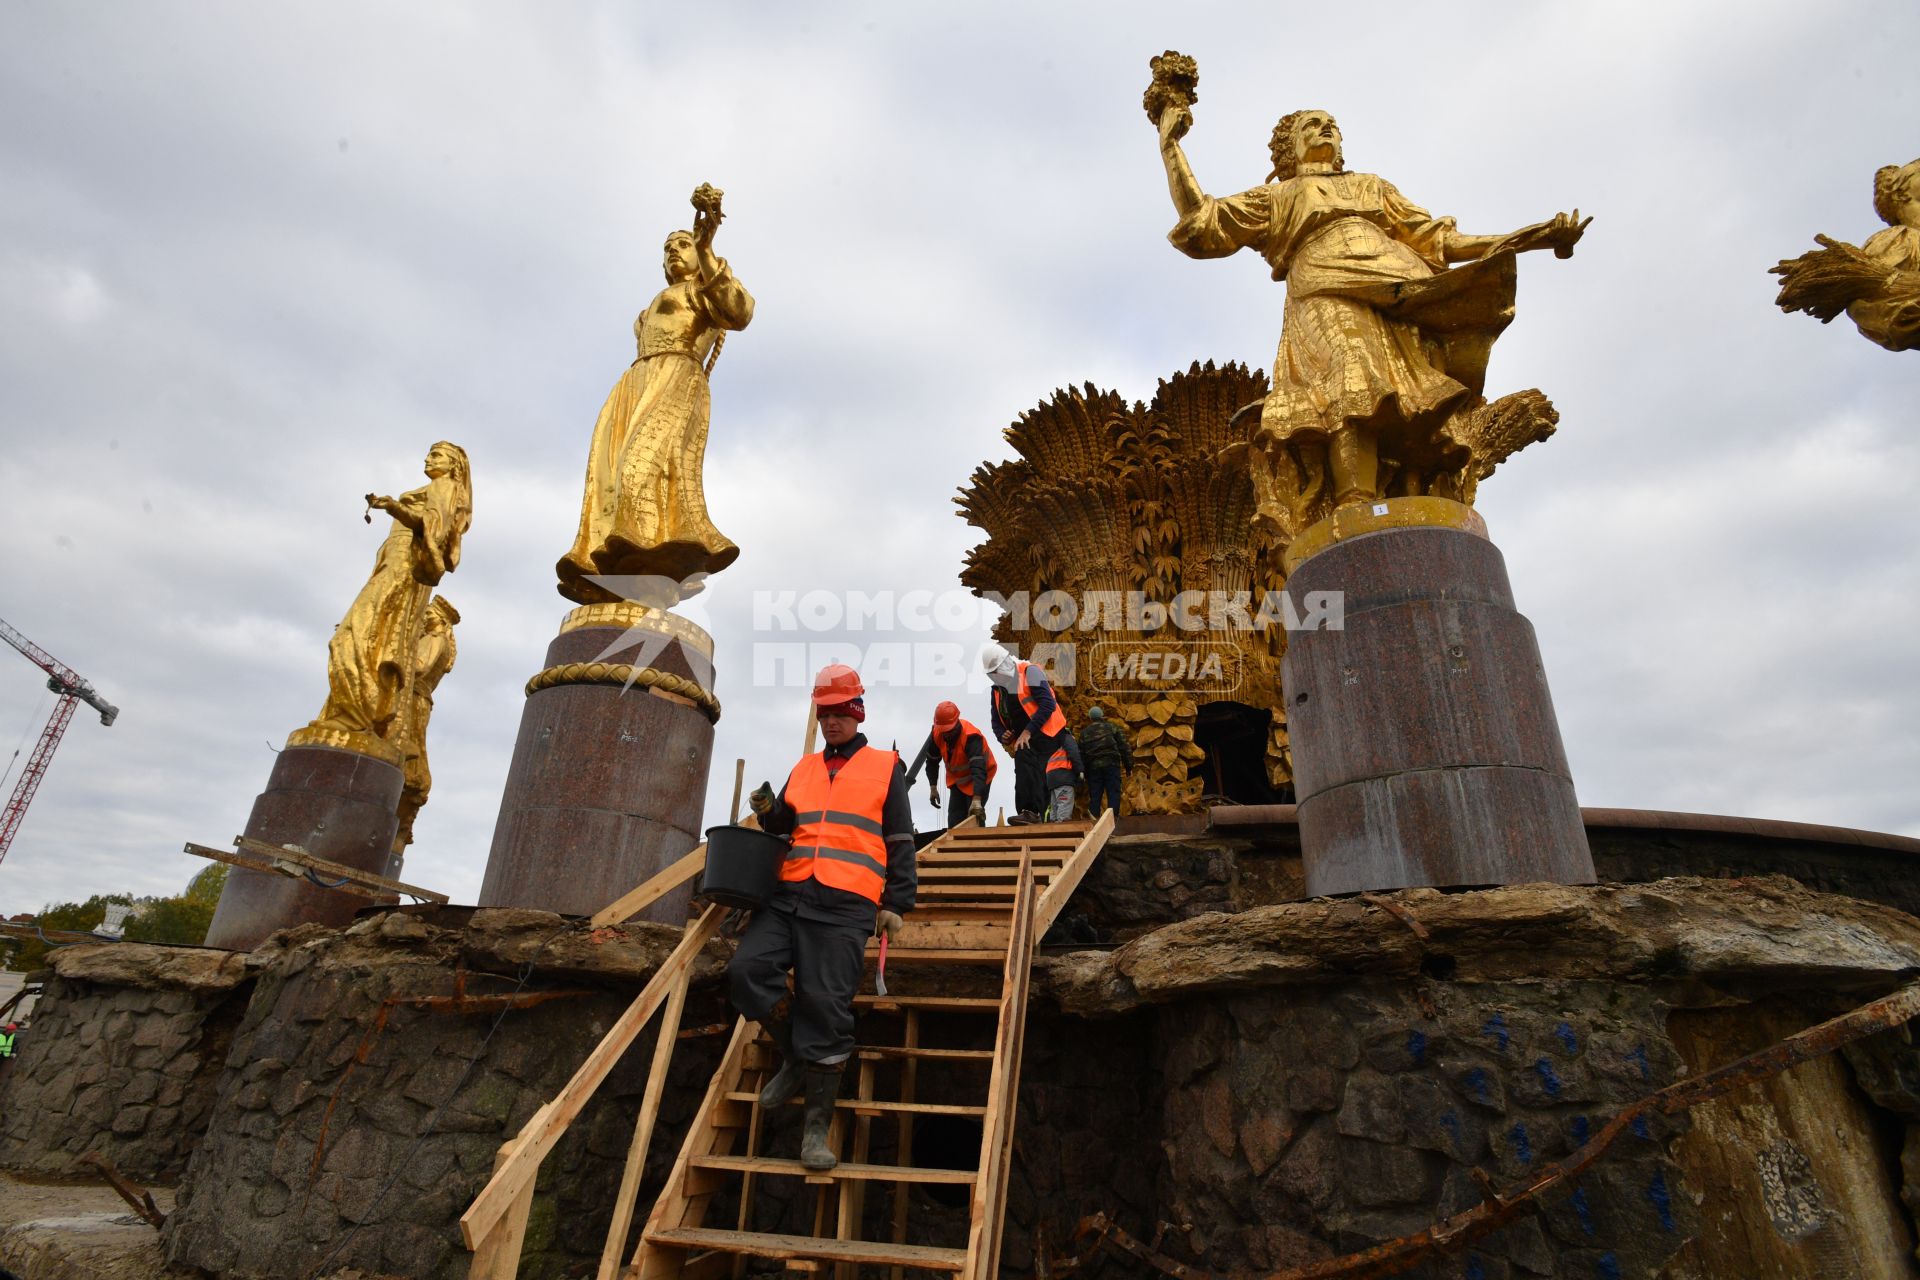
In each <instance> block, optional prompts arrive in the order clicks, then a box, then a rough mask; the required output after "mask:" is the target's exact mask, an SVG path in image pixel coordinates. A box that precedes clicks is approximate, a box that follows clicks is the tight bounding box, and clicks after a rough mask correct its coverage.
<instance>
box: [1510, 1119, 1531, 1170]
mask: <svg viewBox="0 0 1920 1280" xmlns="http://www.w3.org/2000/svg"><path fill="white" fill-rule="evenodd" d="M1507 1136H1508V1137H1509V1138H1511V1139H1513V1154H1514V1155H1515V1156H1516V1157H1517V1158H1518V1159H1519V1161H1520V1163H1521V1164H1532V1163H1533V1143H1532V1142H1530V1141H1528V1139H1527V1126H1526V1125H1524V1124H1516V1125H1514V1126H1513V1128H1511V1129H1509V1130H1507Z"/></svg>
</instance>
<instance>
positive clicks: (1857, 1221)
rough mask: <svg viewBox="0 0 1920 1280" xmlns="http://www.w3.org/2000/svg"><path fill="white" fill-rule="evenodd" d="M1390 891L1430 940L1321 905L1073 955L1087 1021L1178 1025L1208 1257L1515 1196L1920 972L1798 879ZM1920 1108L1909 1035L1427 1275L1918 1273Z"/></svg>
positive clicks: (1187, 1178) (1903, 921)
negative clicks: (1685, 1088)
mask: <svg viewBox="0 0 1920 1280" xmlns="http://www.w3.org/2000/svg"><path fill="white" fill-rule="evenodd" d="M1390 897H1391V900H1392V901H1393V903H1394V904H1395V905H1396V906H1397V907H1398V908H1399V910H1400V911H1401V912H1402V913H1403V914H1404V915H1406V916H1408V917H1410V918H1411V921H1412V924H1410V923H1409V921H1408V920H1407V919H1403V918H1401V917H1399V916H1396V915H1394V914H1393V913H1391V912H1389V911H1387V910H1385V909H1383V908H1382V907H1381V906H1378V905H1376V904H1373V903H1364V902H1359V901H1339V902H1326V901H1317V902H1305V903H1296V904H1288V905H1284V906H1274V907H1263V908H1258V909H1255V910H1251V911H1246V912H1242V913H1240V914H1238V915H1232V916H1225V915H1222V916H1207V917H1201V918H1197V919H1193V920H1188V921H1185V922H1182V923H1179V924H1175V925H1170V926H1167V927H1165V928H1163V929H1160V930H1157V931H1155V932H1154V933H1151V934H1148V935H1145V936H1143V937H1141V938H1139V939H1137V940H1136V941H1134V942H1132V943H1129V944H1128V945H1126V946H1124V947H1122V948H1120V949H1118V950H1117V951H1114V952H1111V953H1104V954H1101V953H1081V954H1075V955H1064V956H1055V957H1050V958H1048V959H1046V960H1045V961H1044V962H1043V963H1042V964H1041V966H1040V968H1039V971H1038V972H1039V977H1038V979H1037V982H1036V986H1037V988H1038V989H1039V990H1040V991H1042V992H1043V993H1044V994H1045V995H1046V996H1047V997H1049V998H1050V999H1051V1000H1052V1001H1054V1002H1056V1003H1057V1004H1059V1005H1060V1006H1061V1007H1062V1008H1063V1009H1065V1010H1067V1011H1069V1012H1073V1013H1079V1014H1083V1015H1087V1016H1096V1017H1097V1016H1099V1015H1100V1014H1101V1013H1102V1012H1103V1011H1105V1012H1108V1013H1115V1012H1126V1013H1134V1012H1136V1011H1139V1010H1142V1009H1146V1010H1149V1011H1151V1012H1152V1014H1153V1016H1154V1018H1155V1019H1156V1021H1155V1024H1154V1032H1153V1040H1154V1048H1153V1055H1154V1057H1153V1060H1154V1062H1155V1063H1156V1065H1157V1066H1158V1069H1159V1075H1160V1079H1159V1082H1158V1084H1157V1085H1156V1086H1154V1087H1155V1088H1156V1089H1157V1090H1158V1092H1159V1093H1160V1094H1161V1096H1162V1097H1163V1104H1162V1105H1163V1128H1162V1137H1163V1139H1164V1142H1165V1150H1164V1159H1165V1173H1164V1175H1163V1176H1162V1180H1161V1184H1160V1194H1159V1196H1158V1201H1159V1204H1160V1206H1161V1209H1160V1210H1159V1211H1160V1212H1162V1213H1166V1214H1168V1215H1169V1216H1171V1217H1173V1218H1174V1219H1175V1220H1176V1221H1177V1222H1179V1223H1190V1224H1191V1227H1192V1230H1191V1232H1190V1233H1187V1234H1185V1235H1184V1237H1183V1236H1182V1234H1181V1233H1179V1232H1171V1233H1169V1235H1168V1238H1167V1242H1166V1244H1165V1245H1164V1246H1163V1249H1164V1251H1165V1252H1167V1253H1169V1254H1171V1255H1173V1256H1174V1257H1175V1258H1176V1259H1178V1260H1180V1261H1183V1262H1193V1263H1197V1264H1199V1265H1200V1266H1202V1267H1203V1268H1205V1269H1206V1270H1208V1271H1212V1272H1215V1273H1219V1272H1228V1273H1231V1272H1259V1271H1261V1270H1272V1269H1278V1268H1282V1267H1285V1266H1288V1265H1292V1264H1297V1263H1301V1262H1306V1261H1309V1260H1312V1259H1315V1258H1324V1257H1327V1256H1330V1255H1336V1254H1344V1253H1349V1252H1353V1251H1356V1250H1360V1249H1364V1248H1366V1247H1368V1246H1371V1245H1373V1244H1376V1243H1379V1242H1380V1241H1382V1240H1385V1239H1389V1238H1393V1237H1395V1236H1399V1235H1404V1234H1409V1233H1412V1232H1415V1231H1418V1230H1420V1229H1422V1228H1425V1227H1426V1226H1428V1225H1430V1224H1431V1223H1433V1222H1434V1221H1436V1220H1438V1219H1439V1218H1442V1217H1444V1216H1446V1215H1449V1214H1453V1213H1457V1212H1460V1211H1463V1210H1465V1209H1468V1208H1471V1207H1473V1206H1474V1205H1476V1204H1478V1203H1480V1202H1481V1201H1482V1200H1483V1199H1484V1195H1483V1191H1482V1188H1481V1187H1480V1186H1479V1185H1477V1180H1476V1179H1475V1178H1474V1175H1473V1174H1472V1173H1471V1172H1470V1169H1471V1168H1478V1169H1480V1170H1482V1171H1483V1174H1484V1175H1485V1176H1487V1177H1488V1178H1489V1179H1490V1181H1491V1184H1492V1185H1493V1186H1495V1187H1498V1188H1502V1189H1505V1188H1509V1187H1511V1186H1513V1185H1515V1184H1516V1183H1517V1182H1520V1181H1522V1180H1524V1179H1525V1178H1526V1177H1528V1176H1529V1175H1530V1174H1534V1173H1537V1172H1539V1170H1540V1169H1541V1167H1542V1165H1543V1164H1544V1162H1546V1161H1548V1160H1552V1159H1555V1158H1557V1157H1559V1156H1562V1155H1565V1154H1566V1153H1567V1152H1568V1151H1570V1150H1572V1149H1573V1148H1574V1147H1576V1146H1578V1145H1579V1144H1580V1143H1581V1142H1583V1141H1584V1140H1585V1138H1586V1136H1588V1135H1591V1134H1593V1133H1595V1132H1596V1131H1597V1129H1598V1126H1599V1125H1600V1124H1601V1123H1603V1122H1604V1121H1605V1120H1606V1119H1607V1118H1609V1117H1610V1116H1611V1115H1612V1114H1614V1113H1615V1112H1617V1111H1618V1110H1619V1109H1620V1107H1621V1106H1622V1105H1623V1104H1625V1103H1627V1102H1630V1101H1633V1100H1636V1099H1639V1098H1641V1097H1644V1096H1645V1095H1646V1094H1648V1093H1651V1092H1653V1091H1654V1090H1655V1089H1657V1088H1659V1087H1661V1086H1662V1085H1664V1084H1666V1083H1668V1082H1670V1081H1671V1080H1672V1079H1673V1078H1675V1077H1676V1076H1677V1075H1680V1074H1685V1073H1689V1072H1694V1071H1700V1070H1705V1069H1708V1068H1711V1067H1715V1066H1720V1065H1723V1064H1725V1063H1727V1062H1730V1061H1733V1060H1735V1059H1737V1058H1739V1057H1740V1056H1742V1055H1744V1054H1746V1053H1748V1052H1751V1051H1754V1050H1756V1049H1759V1048H1762V1047H1764V1046H1766V1045H1769V1044H1772V1043H1775V1042H1777V1041H1778V1040H1780V1039H1782V1038H1784V1037H1785V1036H1786V1035H1788V1034H1790V1033H1792V1032H1794V1031H1797V1030H1799V1029H1800V1028H1802V1027H1804V1026H1806V1025H1809V1024H1811V1023H1813V1022H1815V1021H1818V1020H1820V1019H1821V1018H1823V1017H1826V1016H1829V1015H1831V1014H1834V1013H1837V1012H1840V1011H1842V1010H1844V1009H1847V1008H1851V1007H1854V1006H1856V1005H1858V1004H1861V1003H1864V1002H1865V1001H1866V1000H1868V999H1870V998H1872V997H1873V996H1877V995H1881V994H1885V993H1886V992H1887V991H1889V990H1891V989H1892V988H1893V987H1895V986H1898V985H1899V984H1901V983H1904V982H1908V981H1912V980H1913V979H1914V977H1915V975H1916V974H1920V921H1916V920H1915V919H1914V918H1913V917H1912V916H1909V915H1906V914H1905V913H1902V912H1899V911H1897V910H1892V909H1889V908H1886V907H1882V906H1878V905H1874V904H1871V903H1864V902H1859V901H1854V900H1851V899H1846V898H1841V897H1835V896H1832V895H1824V894H1818V893H1813V892H1810V891H1808V890H1807V889H1805V888H1803V887H1802V886H1800V885H1797V884H1795V883H1793V882H1791V881H1789V880H1785V879H1782V878H1765V879H1743V880H1717V879H1694V878H1687V879H1673V880H1666V881H1660V882H1657V883H1653V884H1647V885H1632V886H1617V885H1599V886H1593V887H1587V888H1581V887H1562V886H1551V885H1529V886H1511V887H1508V888H1504V889H1495V890H1486V891H1480V892H1472V893H1457V894H1441V893H1437V892H1434V891H1431V890H1408V891H1403V892H1401V893H1397V894H1394V895H1391V896H1390ZM1413 924H1417V925H1418V926H1419V928H1418V929H1417V930H1416V929H1415V928H1414V927H1413ZM1703 1028H1704V1030H1703ZM1917 1098H1920V1055H1916V1054H1915V1053H1914V1051H1913V1049H1912V1042H1911V1040H1910V1039H1907V1038H1904V1033H1901V1034H1885V1035H1881V1036H1879V1037H1876V1038H1875V1039H1874V1040H1873V1041H1871V1042H1866V1043H1863V1045H1862V1046H1861V1047H1860V1048H1858V1049H1856V1050H1855V1051H1854V1052H1852V1053H1851V1054H1849V1055H1848V1057H1847V1058H1846V1059H1844V1060H1843V1059H1842V1058H1841V1057H1840V1056H1838V1055H1829V1056H1826V1057H1823V1058H1818V1059H1816V1060H1814V1061H1812V1062H1808V1063H1805V1064H1802V1065H1801V1066H1798V1067H1795V1068H1793V1069H1792V1071H1790V1072H1788V1073H1786V1074H1785V1075H1782V1076H1778V1077H1775V1078H1774V1079H1773V1080H1771V1081H1768V1082H1764V1083H1761V1084H1754V1085H1748V1086H1745V1087H1744V1088H1742V1089H1740V1090H1737V1091H1735V1092H1732V1093H1729V1094H1728V1095H1726V1097H1724V1098H1721V1099H1718V1100H1716V1101H1715V1102H1713V1103H1711V1104H1707V1105H1706V1106H1704V1107H1702V1108H1700V1109H1698V1110H1697V1111H1696V1112H1695V1113H1693V1114H1692V1116H1691V1117H1690V1123H1689V1124H1688V1125H1687V1126H1685V1127H1682V1126H1679V1125H1676V1126H1674V1127H1672V1128H1668V1127H1664V1126H1662V1125H1661V1124H1660V1123H1659V1122H1657V1121H1655V1120H1652V1119H1649V1120H1648V1122H1647V1123H1646V1124H1645V1125H1644V1126H1639V1127H1637V1128H1636V1129H1633V1130H1630V1131H1629V1132H1628V1133H1626V1134H1625V1135H1623V1136H1622V1137H1621V1138H1620V1140H1619V1141H1617V1142H1616V1143H1615V1144H1614V1146H1613V1147H1612V1148H1611V1149H1610V1150H1609V1151H1608V1152H1607V1153H1606V1154H1605V1155H1603V1156H1602V1157H1601V1158H1600V1160H1599V1162H1598V1163H1596V1164H1595V1165H1594V1166H1593V1167H1592V1168H1590V1169H1589V1170H1587V1171H1586V1172H1585V1173H1583V1174H1582V1175H1581V1176H1580V1177H1579V1178H1578V1179H1575V1180H1573V1181H1571V1182H1570V1183H1568V1184H1567V1185H1565V1186H1563V1187H1561V1188H1559V1189H1558V1190H1557V1191H1555V1192H1552V1193H1549V1194H1548V1195H1547V1196H1545V1197H1543V1199H1542V1201H1541V1205H1542V1209H1541V1212H1540V1213H1539V1214H1538V1215H1537V1216H1530V1217H1527V1218H1523V1219H1521V1220H1519V1221H1517V1222H1515V1223H1514V1224H1512V1225H1510V1226H1509V1227H1507V1228H1506V1229H1504V1230H1502V1231H1500V1232H1498V1233H1495V1234H1494V1235H1492V1236H1490V1237H1488V1238H1486V1239H1484V1240H1482V1241H1479V1242H1477V1243H1475V1244H1474V1245H1472V1246H1470V1248H1469V1249H1468V1250H1467V1251H1465V1252H1462V1253H1456V1254H1453V1255H1450V1256H1444V1257H1440V1258H1436V1259H1435V1260H1434V1261H1433V1262H1431V1263H1428V1264H1425V1266H1424V1268H1423V1269H1416V1270H1414V1271H1412V1272H1409V1273H1407V1274H1410V1275H1416V1276H1418V1275H1426V1276H1431V1277H1462V1278H1464V1277H1476V1278H1477V1280H1503V1278H1507V1277H1531V1276H1580V1277H1589V1276H1593V1277H1602V1278H1604V1280H1633V1278H1635V1277H1653V1276H1656V1275H1657V1276H1660V1277H1663V1280H1695V1278H1696V1277H1697V1278H1698V1280H1708V1278H1709V1277H1711V1278H1712V1280H1721V1278H1722V1277H1731V1276H1746V1275H1762V1274H1765V1275H1774V1274H1778V1275H1812V1274H1819V1275H1850V1276H1851V1275H1860V1276H1873V1277H1883V1276H1884V1277H1888V1278H1889V1280H1891V1278H1892V1277H1896V1276H1906V1275H1909V1274H1911V1267H1910V1264H1909V1263H1908V1262H1907V1261H1906V1260H1905V1258H1904V1256H1903V1254H1904V1252H1905V1251H1906V1250H1907V1249H1908V1248H1910V1247H1911V1240H1912V1237H1911V1236H1910V1235H1909V1234H1908V1230H1907V1223H1906V1222H1904V1221H1903V1212H1902V1198H1903V1196H1904V1198H1905V1199H1906V1201H1907V1203H1908V1204H1909V1205H1911V1204H1912V1203H1913V1202H1914V1200H1915V1197H1914V1194H1913V1192H1912V1190H1911V1188H1912V1187H1913V1186H1915V1185H1916V1181H1915V1178H1914V1173H1915V1172H1916V1171H1915V1170H1914V1169H1913V1168H1911V1167H1910V1168H1908V1169H1907V1170H1906V1171H1905V1173H1904V1178H1903V1170H1902V1167H1901V1163H1902V1162H1901V1157H1902V1155H1903V1154H1906V1153H1910V1152H1911V1151H1912V1149H1913V1146H1912V1144H1911V1141H1909V1145H1908V1146H1907V1147H1906V1149H1905V1152H1903V1149H1902V1141H1901V1139H1902V1128H1903V1125H1904V1124H1906V1123H1911V1122H1912V1121H1914V1120H1915V1119H1920V1101H1916V1099H1917ZM1869 1104H1871V1105H1869ZM1876 1112H1877V1114H1876ZM1909 1159H1910V1160H1911V1157H1909ZM1116 1216H1119V1217H1120V1223H1121V1225H1122V1226H1124V1227H1126V1228H1127V1229H1128V1230H1130V1231H1136V1232H1138V1233H1142V1234H1145V1233H1149V1232H1151V1231H1152V1230H1153V1228H1154V1225H1155V1223H1154V1220H1153V1219H1152V1218H1148V1217H1141V1218H1139V1219H1135V1220H1133V1221H1128V1220H1127V1219H1126V1218H1125V1217H1124V1216H1123V1215H1116ZM1834 1260H1838V1262H1837V1263H1836V1264H1835V1265H1828V1264H1829V1263H1832V1262H1834ZM1776 1264H1784V1265H1776Z"/></svg>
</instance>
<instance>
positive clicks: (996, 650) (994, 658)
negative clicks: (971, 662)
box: [980, 640, 1013, 675]
mask: <svg viewBox="0 0 1920 1280" xmlns="http://www.w3.org/2000/svg"><path fill="white" fill-rule="evenodd" d="M1012 661H1013V655H1012V654H1010V653H1008V652H1007V651H1006V650H1005V649H1004V648H1002V647H1001V646H999V645H997V644H995V643H994V642H993V641H991V640H989V641H987V642H986V643H985V644H983V645H981V646H980V669H981V670H982V671H985V672H986V673H987V674H988V675H992V674H993V673H994V672H996V671H998V670H1000V668H1001V667H1003V666H1005V665H1006V664H1008V663H1010V662H1012Z"/></svg>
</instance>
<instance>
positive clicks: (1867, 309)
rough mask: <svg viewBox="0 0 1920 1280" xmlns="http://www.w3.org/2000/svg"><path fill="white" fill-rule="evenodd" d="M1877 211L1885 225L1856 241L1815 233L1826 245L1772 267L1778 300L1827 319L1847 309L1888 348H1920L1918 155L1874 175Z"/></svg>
mask: <svg viewBox="0 0 1920 1280" xmlns="http://www.w3.org/2000/svg"><path fill="white" fill-rule="evenodd" d="M1873 211H1874V212H1875V213H1877V214H1879V215H1880V220H1881V221H1882V222H1884V223H1886V224H1887V225H1886V228H1885V229H1884V230H1881V231H1876V232H1874V233H1873V234H1872V235H1871V236H1869V237H1868V238H1867V242H1866V243H1865V244H1864V245H1861V246H1860V247H1859V248H1857V249H1856V248H1855V247H1854V246H1852V245H1850V244H1847V243H1846V242H1844V241H1841V240H1833V239H1829V238H1828V237H1826V236H1815V237H1814V239H1815V240H1818V241H1819V242H1820V244H1821V245H1822V246H1823V247H1822V248H1819V249H1815V250H1813V251H1812V252H1811V253H1805V254H1802V255H1801V256H1800V257H1798V258H1794V259H1791V260H1789V261H1786V262H1782V263H1780V264H1779V265H1778V266H1776V267H1774V268H1772V270H1773V273H1774V274H1775V275H1777V276H1779V277H1780V296H1779V298H1778V299H1777V305H1778V306H1779V307H1780V309H1781V310H1782V311H1789V312H1791V311H1805V312H1806V313H1807V314H1809V315H1813V316H1818V317H1819V318H1820V322H1821V323H1822V324H1825V323H1827V322H1828V321H1830V320H1832V319H1833V318H1834V317H1835V316H1837V315H1839V314H1840V313H1841V312H1842V311H1845V312H1846V313H1847V318H1848V319H1850V320H1852V321H1853V323H1854V327H1855V328H1857V329H1859V330H1860V332H1861V333H1862V334H1863V335H1865V336H1866V337H1867V338H1869V339H1871V340H1872V341H1874V342H1877V343H1879V344H1880V345H1881V346H1883V347H1885V348H1886V349H1887V350H1889V351H1915V350H1920V160H1915V161H1913V162H1912V163H1911V164H1906V165H1897V164H1890V165H1886V166H1884V167H1883V168H1881V169H1880V170H1879V171H1878V172H1876V173H1875V174H1874V175H1873Z"/></svg>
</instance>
